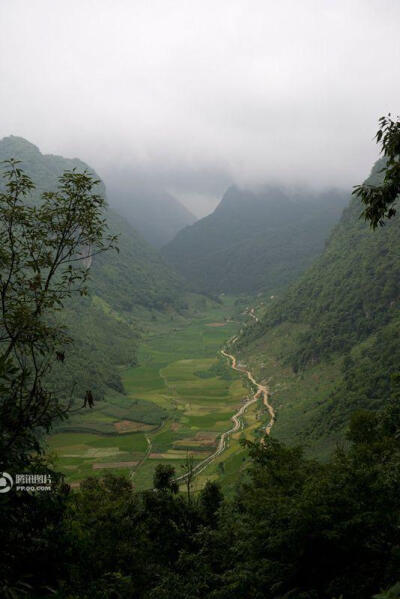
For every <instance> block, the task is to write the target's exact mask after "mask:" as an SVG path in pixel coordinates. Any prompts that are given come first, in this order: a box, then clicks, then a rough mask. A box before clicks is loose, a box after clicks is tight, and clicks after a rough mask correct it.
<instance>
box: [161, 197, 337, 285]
mask: <svg viewBox="0 0 400 599" xmlns="http://www.w3.org/2000/svg"><path fill="white" fill-rule="evenodd" d="M347 201H348V194H346V193H344V192H340V191H337V190H331V191H327V192H325V193H321V194H318V195H316V194H314V193H312V192H296V193H291V194H288V193H287V192H285V191H284V190H282V189H280V188H277V187H265V188H263V189H261V190H259V191H257V192H253V191H248V190H244V189H239V188H238V187H231V188H229V189H228V191H227V192H226V193H225V195H224V197H223V198H222V200H221V202H220V204H219V205H218V206H217V208H216V209H215V211H214V212H213V213H212V214H211V215H209V216H207V217H205V218H202V219H201V220H199V221H197V222H196V223H195V224H193V225H192V226H190V227H186V228H185V229H183V230H182V231H180V232H179V233H178V234H177V236H176V237H175V239H174V240H173V241H171V242H170V243H168V244H167V245H166V246H165V248H164V249H163V255H164V256H165V258H166V260H167V261H168V262H169V263H170V264H171V265H173V266H174V267H175V268H176V269H177V270H178V272H180V273H182V274H183V275H184V276H185V278H186V279H187V280H188V281H190V283H191V284H192V286H193V288H194V289H196V290H200V291H207V292H211V293H216V292H217V293H219V292H227V293H255V292H259V291H266V292H273V291H276V290H277V289H281V288H283V287H285V286H286V285H287V284H288V283H290V282H292V281H294V280H295V279H296V277H297V276H298V275H299V274H300V273H301V272H302V271H304V270H305V269H306V268H307V266H309V265H310V264H311V262H312V261H313V260H314V258H315V257H316V256H317V255H318V254H319V253H320V252H321V251H322V249H323V247H324V243H325V239H326V238H327V236H328V234H329V232H330V231H331V229H332V227H333V226H334V224H335V223H336V222H337V220H338V218H339V216H340V213H341V211H342V209H343V207H344V206H345V205H346V203H347Z"/></svg>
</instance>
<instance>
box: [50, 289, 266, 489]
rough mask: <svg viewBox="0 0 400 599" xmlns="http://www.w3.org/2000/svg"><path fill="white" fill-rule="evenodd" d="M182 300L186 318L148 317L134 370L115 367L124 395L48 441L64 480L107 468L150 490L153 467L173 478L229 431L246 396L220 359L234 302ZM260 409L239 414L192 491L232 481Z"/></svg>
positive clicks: (240, 380)
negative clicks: (168, 468) (170, 471)
mask: <svg viewBox="0 0 400 599" xmlns="http://www.w3.org/2000/svg"><path fill="white" fill-rule="evenodd" d="M187 302H188V304H189V307H190V316H189V315H187V316H186V317H183V316H180V315H177V314H171V315H169V316H166V315H165V314H158V315H157V317H156V319H154V318H153V319H148V320H147V322H146V324H145V325H144V326H145V329H146V330H145V331H144V334H143V341H142V343H141V344H140V347H139V351H138V365H137V366H136V367H128V368H123V369H121V377H122V381H123V385H124V388H125V390H126V393H125V395H121V394H119V393H117V392H114V393H110V394H109V395H107V398H106V401H104V402H99V403H97V404H96V405H95V408H94V409H93V410H86V411H84V412H83V413H80V414H79V415H77V416H76V417H72V418H71V419H70V421H69V423H68V426H67V427H66V428H65V429H59V432H57V433H56V434H55V435H53V436H52V437H51V438H50V441H49V445H50V449H51V450H52V451H55V452H56V454H57V455H58V464H57V466H58V468H59V469H60V470H61V471H62V472H64V473H65V474H66V476H67V480H68V481H70V482H72V483H74V482H75V483H76V482H77V481H79V480H81V479H82V478H84V477H85V476H86V475H88V474H98V475H102V474H104V472H105V471H106V470H107V471H108V470H110V471H116V472H119V473H125V474H129V475H131V476H132V477H133V481H134V483H135V485H136V487H137V488H149V487H151V484H152V476H153V473H154V469H155V467H156V465H157V464H159V463H161V464H170V465H172V466H174V467H175V469H176V471H177V474H178V475H179V474H180V473H181V472H182V468H181V467H182V466H183V465H184V463H185V461H186V458H187V454H188V452H190V454H191V455H192V456H193V459H194V463H195V464H198V463H199V462H200V461H202V460H204V459H205V458H207V457H208V456H210V455H211V454H213V453H214V452H215V450H216V447H217V443H218V439H219V437H220V435H221V434H222V433H223V432H224V431H227V430H229V429H230V428H231V427H232V422H231V417H232V415H233V414H234V413H235V412H236V411H237V410H238V409H239V408H240V406H241V405H242V402H243V401H244V400H245V398H246V397H247V396H248V394H249V392H250V391H249V388H248V386H247V384H246V379H245V378H244V377H242V376H241V375H240V374H238V373H236V372H234V371H233V370H232V369H231V368H230V364H229V363H228V361H227V360H226V359H225V358H223V357H222V356H221V355H220V354H219V349H220V348H221V346H222V345H223V344H224V342H225V341H226V340H227V339H229V338H231V337H232V336H233V335H234V334H235V333H236V332H237V330H238V328H239V326H240V323H239V322H238V321H233V320H232V319H231V314H232V312H233V310H234V301H233V299H232V298H224V302H223V303H221V304H216V303H215V302H212V301H210V300H207V299H205V298H199V297H196V296H189V297H188V298H187ZM216 325H218V326H216ZM264 412H265V410H264V408H263V406H262V405H261V402H258V403H256V404H255V405H254V406H252V407H251V409H249V411H248V412H246V416H245V418H244V419H243V423H245V425H246V426H245V427H243V428H242V429H241V430H240V431H238V432H237V433H235V434H234V435H233V436H232V438H230V439H229V440H228V446H227V448H226V450H225V451H224V452H223V454H222V455H221V456H219V457H218V458H217V459H216V460H215V462H214V461H213V462H212V463H211V464H210V465H208V466H207V469H206V470H205V471H204V473H201V474H200V475H199V476H198V478H196V486H197V487H200V486H201V485H202V484H203V483H204V481H205V479H206V478H207V479H213V478H217V477H218V476H221V475H222V479H223V480H224V481H225V482H226V483H227V484H228V483H229V482H233V480H237V476H238V474H239V473H240V467H239V468H238V465H239V466H240V465H241V464H242V465H243V467H245V462H243V457H244V454H243V450H242V449H241V447H240V445H239V439H240V438H241V437H246V436H249V437H250V438H253V437H254V434H255V433H256V429H259V428H260V426H261V424H262V422H263V419H265V418H266V415H265V414H264ZM239 456H240V457H239ZM234 473H235V475H234V476H233V474H234ZM230 475H231V478H230Z"/></svg>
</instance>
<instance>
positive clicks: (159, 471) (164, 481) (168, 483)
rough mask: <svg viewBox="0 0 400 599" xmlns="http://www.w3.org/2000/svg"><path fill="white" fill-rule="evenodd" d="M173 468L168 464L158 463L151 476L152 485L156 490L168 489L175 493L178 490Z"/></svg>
mask: <svg viewBox="0 0 400 599" xmlns="http://www.w3.org/2000/svg"><path fill="white" fill-rule="evenodd" d="M175 476H176V475H175V468H174V467H173V466H170V465H168V464H158V466H157V467H156V469H155V472H154V477H153V486H154V488H155V489H157V490H158V491H170V492H171V493H177V492H178V490H179V486H178V483H177V482H176V481H175V480H174V479H175Z"/></svg>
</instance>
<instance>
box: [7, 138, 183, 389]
mask: <svg viewBox="0 0 400 599" xmlns="http://www.w3.org/2000/svg"><path fill="white" fill-rule="evenodd" d="M9 158H16V159H18V160H20V161H21V165H20V166H21V168H23V169H24V170H25V172H26V173H27V174H28V175H29V176H30V177H31V178H32V180H33V181H34V183H35V185H36V190H35V192H34V194H33V201H38V199H39V196H40V193H41V192H43V191H48V190H52V189H55V188H56V186H57V178H58V177H59V176H60V175H61V174H62V173H63V171H64V170H67V169H68V170H71V169H73V168H76V169H77V170H78V171H83V170H85V169H87V170H89V171H91V172H93V171H92V169H90V168H89V167H88V166H87V165H86V164H85V163H83V162H82V161H80V160H78V159H66V158H63V157H61V156H53V155H43V154H42V153H41V152H40V151H39V149H38V148H37V147H36V146H34V145H33V144H31V143H30V142H28V141H27V140H25V139H23V138H20V137H15V136H10V137H6V138H4V139H2V140H0V161H2V160H6V159H9ZM99 191H100V193H103V194H104V193H105V188H104V185H103V184H102V183H100V185H99ZM106 218H107V222H108V226H109V229H110V232H112V233H114V234H118V235H119V240H118V246H119V253H117V252H116V251H109V252H106V253H104V254H99V255H97V256H95V257H94V258H93V263H92V267H91V277H90V283H89V289H90V294H89V297H88V298H78V297H75V298H73V299H71V300H70V301H69V302H68V303H67V306H66V308H65V311H64V312H63V315H62V317H63V318H64V319H65V322H66V325H67V327H68V328H69V329H70V330H71V332H72V336H73V338H74V346H73V349H71V350H70V352H67V358H68V359H67V360H66V361H65V364H64V365H62V367H61V366H60V367H59V369H58V372H57V381H58V383H59V386H60V387H62V388H68V389H70V388H71V382H72V381H74V382H75V383H76V387H75V390H76V392H77V393H78V394H79V393H80V394H82V393H84V391H85V390H86V389H88V388H91V389H93V390H94V391H95V392H97V394H98V395H100V396H101V395H103V394H104V392H105V391H106V389H107V388H108V387H111V388H113V389H119V390H121V389H122V384H121V382H120V378H119V374H118V372H117V369H116V366H117V365H120V364H124V363H125V364H126V363H132V362H134V361H135V348H136V345H137V331H136V330H135V326H131V324H132V314H131V312H132V310H134V308H135V307H138V306H141V307H144V308H148V309H156V310H163V309H165V308H166V307H168V306H174V307H178V306H179V305H180V304H181V300H180V290H181V281H180V278H179V277H178V275H176V274H175V273H174V272H173V271H172V270H171V269H170V268H168V267H167V265H166V264H165V263H164V262H163V260H162V259H161V258H160V256H159V255H158V254H157V252H156V251H155V250H153V249H152V248H151V247H150V246H149V245H148V244H147V242H146V241H144V240H143V239H142V238H141V237H140V235H139V234H138V233H137V232H136V231H135V230H134V229H133V228H132V227H131V226H130V225H129V224H128V223H127V222H126V221H125V220H124V219H123V218H122V217H120V216H119V215H118V214H116V213H115V212H114V211H113V210H110V209H109V210H108V211H107V214H106ZM69 354H70V355H69Z"/></svg>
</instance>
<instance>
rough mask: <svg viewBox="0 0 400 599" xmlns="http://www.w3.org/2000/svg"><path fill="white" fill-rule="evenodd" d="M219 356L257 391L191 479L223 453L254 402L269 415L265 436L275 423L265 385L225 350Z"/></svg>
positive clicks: (194, 471)
mask: <svg viewBox="0 0 400 599" xmlns="http://www.w3.org/2000/svg"><path fill="white" fill-rule="evenodd" d="M254 318H255V317H254ZM221 354H222V355H223V356H225V357H226V358H228V359H229V360H230V361H231V367H232V368H233V370H236V371H237V372H242V373H244V374H246V376H247V378H248V379H249V381H250V382H251V383H252V384H253V385H254V386H256V387H257V391H256V393H255V394H254V396H253V397H252V399H248V400H247V401H246V402H245V403H244V404H243V405H242V406H241V407H240V409H239V410H238V411H237V412H236V413H235V414H234V415H233V416H232V422H233V427H232V428H231V429H229V430H228V431H226V432H224V433H222V435H221V437H220V440H219V443H218V447H217V449H216V451H215V452H214V453H213V454H211V455H209V456H208V457H207V458H206V459H205V460H203V461H202V462H200V463H199V464H197V465H196V466H195V467H194V468H193V469H192V472H191V475H192V477H193V478H194V477H195V476H197V475H199V474H200V473H201V472H203V470H204V469H205V468H207V466H208V465H209V464H211V462H213V461H214V460H215V459H216V458H217V457H218V456H220V455H221V453H223V451H224V450H225V448H226V443H227V440H228V438H229V437H230V436H231V435H232V434H233V433H236V432H237V431H238V430H240V426H241V421H240V418H241V416H243V414H244V413H245V411H246V410H247V408H248V407H249V406H251V405H252V404H253V403H255V402H256V401H258V400H259V399H260V397H262V399H263V403H264V405H265V407H266V408H267V410H268V413H269V415H270V420H269V422H268V424H267V426H266V427H265V434H266V435H269V434H270V432H271V428H272V427H273V425H274V422H275V411H274V408H273V407H272V405H271V404H270V403H269V390H268V387H267V386H266V385H261V384H260V383H257V381H256V380H255V378H254V376H253V374H252V373H251V372H250V370H246V369H245V368H241V367H240V366H238V364H237V359H236V357H235V356H234V355H232V354H228V353H227V352H226V351H225V350H221ZM187 476H188V475H187V473H185V474H182V475H181V476H178V477H177V478H176V479H175V480H176V481H177V482H180V481H184V480H185V479H186V478H187Z"/></svg>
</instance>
